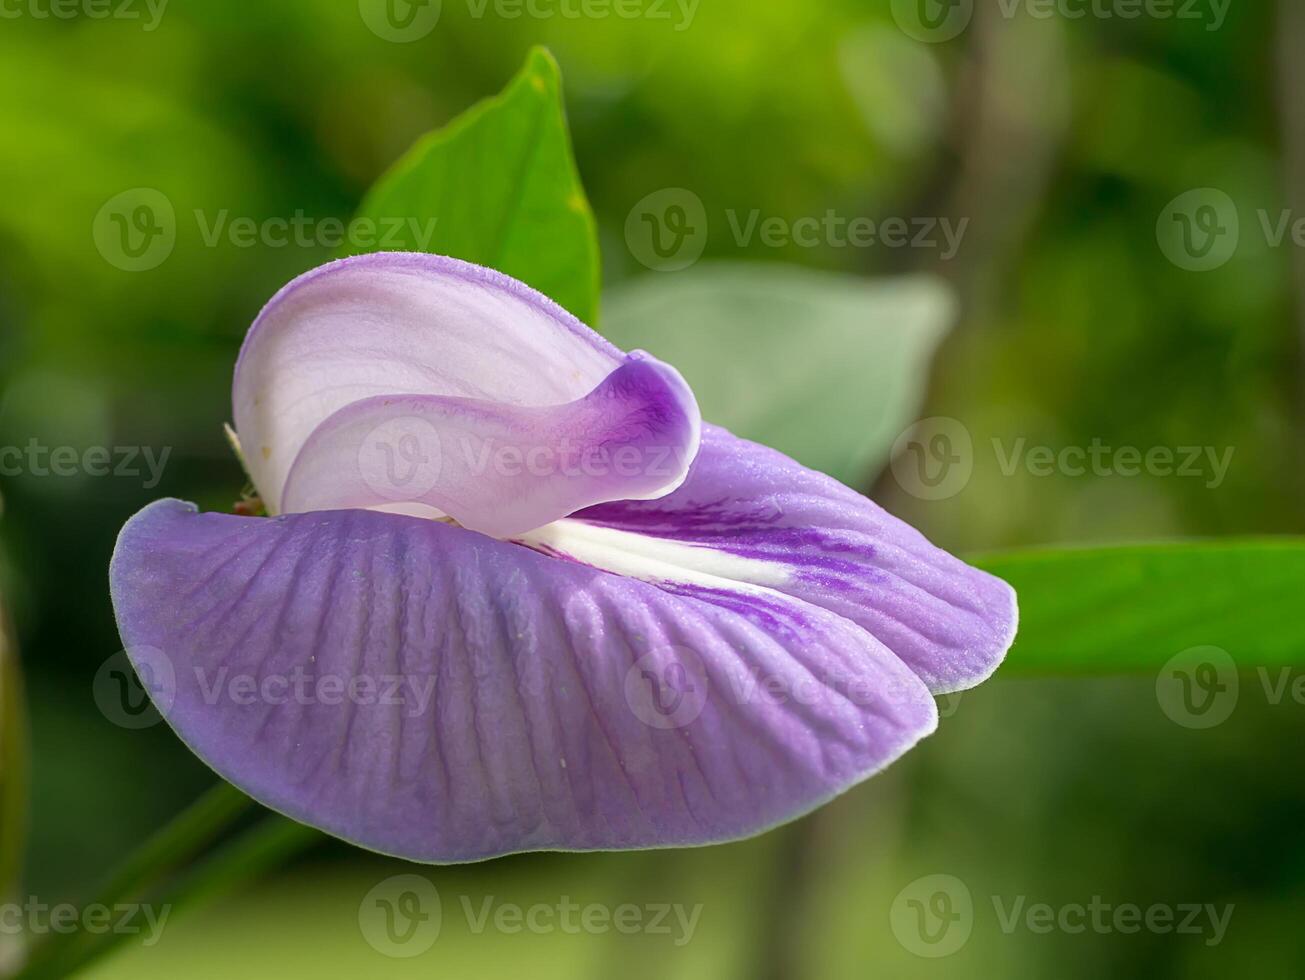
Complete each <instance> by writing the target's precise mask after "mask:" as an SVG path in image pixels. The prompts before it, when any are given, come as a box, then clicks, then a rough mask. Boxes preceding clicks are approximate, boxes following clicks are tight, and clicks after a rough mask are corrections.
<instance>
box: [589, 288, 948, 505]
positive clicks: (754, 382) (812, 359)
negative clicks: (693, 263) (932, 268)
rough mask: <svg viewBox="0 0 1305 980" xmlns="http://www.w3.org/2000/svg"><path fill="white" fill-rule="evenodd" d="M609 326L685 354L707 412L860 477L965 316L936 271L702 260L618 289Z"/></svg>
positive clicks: (884, 447)
mask: <svg viewBox="0 0 1305 980" xmlns="http://www.w3.org/2000/svg"><path fill="white" fill-rule="evenodd" d="M605 309H606V312H605V314H604V317H603V327H602V332H603V333H604V334H605V335H606V336H607V337H608V338H609V339H610V340H611V341H612V342H613V343H615V344H616V345H617V346H618V347H623V348H626V349H627V350H628V349H633V348H642V349H644V350H647V351H649V352H651V353H652V354H654V355H656V356H657V357H660V358H661V359H662V360H664V361H666V362H668V363H670V364H674V365H675V366H676V367H677V368H679V370H680V371H681V372H682V373H683V374H684V376H685V378H686V379H687V380H688V382H689V384H690V385H692V386H693V391H694V394H696V395H697V396H698V403H699V405H700V406H701V407H702V416H703V418H705V419H707V420H708V421H710V422H715V423H716V424H718V425H723V426H725V427H726V428H727V429H730V430H731V431H732V432H734V433H735V434H736V435H740V436H743V437H744V438H747V439H753V440H756V441H757V442H764V443H766V444H767V445H769V446H773V447H775V448H776V449H779V450H781V451H782V452H784V453H787V454H788V455H789V456H792V457H793V458H794V459H796V460H798V461H799V462H801V463H804V464H805V465H807V466H810V467H812V468H813V469H818V470H821V471H823V472H825V473H828V474H830V475H831V476H834V477H837V478H838V479H840V480H842V481H843V482H844V483H848V484H850V485H852V486H865V485H866V484H867V483H868V482H869V479H870V478H871V477H872V476H873V474H874V472H875V470H877V469H878V468H879V467H881V466H882V465H883V464H884V463H885V462H886V461H887V459H888V454H889V450H890V449H891V448H892V444H893V441H894V440H895V439H896V438H897V436H898V434H899V433H900V432H901V431H902V429H903V428H905V427H906V425H907V424H908V423H909V422H911V421H912V420H913V419H914V418H915V411H916V409H917V408H918V406H919V403H920V399H921V397H922V396H923V393H924V385H925V381H926V379H927V376H928V371H929V361H930V359H931V358H932V356H933V352H934V350H935V349H936V348H937V346H938V343H939V341H940V340H941V339H942V338H943V336H944V335H945V334H946V332H947V329H948V328H949V326H950V324H951V321H952V319H953V316H954V303H953V301H952V297H951V294H950V293H949V292H948V290H947V287H946V286H945V285H944V284H943V283H942V282H941V280H936V279H933V278H927V277H912V278H903V279H885V280H868V279H860V278H856V277H852V276H843V275H834V274H830V273H823V272H813V271H810V270H807V269H801V268H798V267H796V266H785V265H777V264H765V265H761V264H756V265H741V264H740V265H729V264H726V265H704V266H698V267H696V268H693V269H689V270H686V271H683V272H673V273H659V274H657V275H655V276H651V277H649V276H645V277H643V278H641V279H639V280H637V281H635V282H634V283H632V284H628V285H623V286H621V287H618V288H617V289H616V290H613V291H611V292H610V293H609V294H608V298H607V303H606V308H605Z"/></svg>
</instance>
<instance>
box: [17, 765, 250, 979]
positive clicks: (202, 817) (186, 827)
mask: <svg viewBox="0 0 1305 980" xmlns="http://www.w3.org/2000/svg"><path fill="white" fill-rule="evenodd" d="M253 806H254V802H253V800H251V799H250V798H249V797H248V796H246V795H245V794H244V793H242V792H240V791H239V790H238V789H236V788H235V787H234V786H232V785H231V784H230V783H226V782H221V783H218V784H217V785H216V786H214V787H213V788H212V789H211V790H209V791H208V792H207V793H205V794H204V795H203V796H202V797H200V798H199V799H198V800H197V801H196V802H195V803H193V804H191V805H190V806H189V807H188V808H187V809H185V810H183V811H182V812H181V814H180V815H178V816H177V817H176V818H175V819H174V820H173V821H172V822H171V823H170V824H168V825H167V826H166V827H164V828H163V829H162V830H161V831H159V832H158V833H157V834H155V835H154V836H153V837H152V838H150V839H149V840H148V841H146V842H145V844H144V845H143V846H142V847H141V848H139V849H138V850H137V851H136V852H135V853H134V854H132V855H131V856H130V857H128V858H127V860H126V861H125V862H124V863H123V864H122V865H120V866H119V868H118V869H117V870H116V871H115V872H114V873H113V875H112V876H111V877H110V878H109V880H108V881H107V882H106V883H105V885H104V887H103V888H102V889H101V890H100V892H99V894H97V895H96V896H95V898H94V899H93V900H92V902H91V903H90V904H91V905H95V906H100V905H103V906H106V907H108V908H113V906H114V905H118V904H121V903H123V902H130V901H132V900H134V899H136V898H138V897H139V896H140V895H141V894H143V893H144V892H145V891H147V890H148V889H150V888H152V887H154V886H155V885H157V884H158V883H159V882H160V881H162V879H164V878H165V877H167V876H168V875H169V874H171V873H173V872H174V871H175V870H177V869H178V868H180V867H182V866H183V865H185V864H186V863H187V862H189V861H191V860H192V859H194V858H195V857H196V856H197V855H198V854H200V853H201V852H202V851H203V850H204V849H205V848H207V847H209V846H210V845H211V844H212V843H213V842H214V841H215V840H217V839H218V838H219V837H220V836H221V835H222V834H223V833H224V832H226V831H227V830H229V829H230V828H231V826H232V825H233V824H234V823H235V821H236V820H237V819H238V818H239V817H240V816H241V815H243V814H245V813H247V812H249V811H250V810H251V808H252V807H253ZM104 938H105V937H104V936H101V935H96V934H89V933H84V932H73V933H66V934H64V933H59V934H50V935H49V936H48V937H46V938H45V939H43V940H42V941H40V942H38V943H37V944H36V945H35V946H34V947H33V949H32V954H31V957H30V959H29V961H28V963H27V966H26V968H25V969H23V970H22V971H21V972H20V973H19V974H18V976H19V977H21V978H24V980H26V978H28V977H36V976H63V975H66V974H65V973H49V972H47V965H50V964H52V963H53V962H55V961H61V960H63V959H64V957H65V956H66V955H67V951H68V950H72V949H77V948H80V947H84V946H95V945H98V944H100V942H102V940H103V939H104Z"/></svg>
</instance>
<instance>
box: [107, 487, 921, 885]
mask: <svg viewBox="0 0 1305 980" xmlns="http://www.w3.org/2000/svg"><path fill="white" fill-rule="evenodd" d="M111 583H112V592H113V599H114V605H115V609H116V612H117V616H118V623H119V627H120V629H121V632H122V635H123V639H124V642H125V644H126V645H127V646H128V648H129V650H132V651H138V652H137V654H136V656H137V659H138V660H143V661H144V662H147V663H149V664H151V665H157V663H158V662H159V656H160V655H161V656H162V657H164V658H166V661H167V662H168V663H169V664H170V665H171V667H172V671H171V674H172V676H173V677H174V678H175V682H174V683H173V686H172V689H171V690H169V691H168V692H166V693H167V696H166V697H162V698H160V699H159V700H160V706H161V707H162V709H163V711H164V714H165V717H166V718H167V719H168V721H169V722H170V723H171V724H172V726H173V727H174V728H175V729H176V730H177V732H178V733H179V734H180V736H181V737H182V738H183V739H184V740H185V741H186V742H187V744H189V745H190V747H191V748H192V749H194V750H195V751H196V752H197V753H198V754H199V755H200V756H201V757H202V758H203V759H205V760H206V761H207V762H208V763H209V764H210V765H212V766H213V767H214V768H215V769H216V770H217V771H218V772H219V773H221V774H222V775H223V776H225V777H227V778H228V779H230V780H231V781H232V782H234V783H235V784H236V785H238V786H240V787H241V788H243V789H245V790H246V791H248V792H249V793H251V794H252V795H253V796H254V797H255V798H257V799H258V800H260V801H262V802H264V803H266V804H267V805H268V806H271V807H273V808H275V809H277V810H280V811H282V812H284V813H286V814H288V815H290V816H292V817H294V818H296V819H299V820H303V821H305V822H308V823H311V824H314V825H316V826H318V827H321V828H323V829H325V830H327V831H329V832H331V833H334V834H337V835H339V836H341V837H344V838H346V839H349V840H352V841H355V842H357V843H359V844H362V845H364V846H367V847H370V848H374V849H377V850H381V851H385V852H389V853H393V854H398V855H402V856H405V857H408V858H413V859H418V860H426V861H455V860H468V859H475V858H483V857H488V856H490V855H494V854H501V853H505V852H509V851H517V850H530V849H552V848H560V849H594V848H615V847H645V846H660V845H682V844H703V843H708V842H714V841H722V840H728V839H732V838H736V837H740V836H744V835H748V834H751V833H754V832H757V831H760V830H763V829H765V828H767V827H769V826H771V825H773V824H776V823H778V822H781V821H784V820H787V819H790V818H792V817H795V816H797V815H799V814H801V813H803V812H805V811H807V810H810V809H811V808H813V807H815V806H817V805H818V804H820V803H822V802H824V801H825V800H827V799H828V798H829V797H831V796H833V795H834V794H836V793H838V792H840V791H841V790H843V789H845V788H847V787H848V786H849V785H851V784H853V783H855V782H857V781H858V780H860V779H863V778H865V777H866V776H867V775H869V774H871V773H873V772H875V771H876V770H878V769H880V768H882V767H883V766H885V765H887V764H888V763H889V762H891V761H892V760H893V759H895V758H896V757H898V756H899V755H901V754H902V753H903V752H904V751H906V750H907V749H908V748H909V747H910V746H911V745H913V744H914V743H915V742H916V741H917V740H918V739H919V738H921V737H922V736H924V735H926V734H928V733H929V732H930V731H931V730H932V729H933V727H934V724H935V721H936V714H935V710H934V706H933V702H932V699H931V698H930V697H929V694H928V692H927V690H926V689H925V687H924V685H923V684H922V683H921V682H920V680H919V678H917V677H916V676H915V674H914V673H912V672H911V671H910V670H908V669H907V668H906V667H905V666H904V665H903V664H902V662H901V661H900V660H898V659H897V658H896V657H895V656H893V655H892V654H891V653H890V652H889V651H888V650H887V649H885V648H884V647H883V646H882V645H881V644H880V643H878V642H877V641H876V640H875V639H874V638H873V637H871V636H870V635H869V634H868V633H866V632H865V631H864V630H862V629H860V628H858V627H856V626H854V625H853V624H852V623H851V622H849V621H848V620H846V619H843V618H841V617H839V616H836V615H833V614H832V613H829V612H827V611H825V610H823V609H820V608H818V607H815V606H812V605H809V604H806V603H803V602H800V601H797V600H793V599H790V598H788V597H785V596H783V595H780V594H777V593H773V592H769V591H767V590H763V589H755V588H753V589H749V588H746V587H742V588H736V589H730V590H725V591H723V592H717V591H715V590H713V589H711V588H709V587H706V586H703V585H686V586H683V587H681V588H679V589H678V590H676V591H669V590H667V589H664V588H659V587H656V586H653V585H650V584H647V583H644V582H639V581H635V580H632V579H627V578H621V577H618V576H615V575H612V574H609V573H606V572H603V571H600V570H597V569H593V568H588V567H584V566H580V565H575V564H570V563H567V562H564V561H561V560H559V559H555V558H551V557H548V556H545V555H542V554H538V553H536V552H532V551H530V550H527V549H525V548H522V547H520V546H518V545H514V544H510V543H506V542H502V541H497V540H494V539H492V538H489V537H486V536H484V535H480V534H476V533H473V532H470V531H466V530H463V529H461V528H457V527H453V526H450V525H447V524H443V523H440V522H436V521H425V520H419V519H415V518H409V517H402V516H397V515H393V514H381V513H376V512H374V511H345V512H316V513H311V514H302V515H289V516H284V517H278V518H271V519H266V518H242V517H234V516H228V515H218V514H197V513H195V511H194V508H192V507H191V506H189V505H186V504H183V503H181V502H179V501H160V502H159V503H156V504H154V505H152V506H150V507H148V508H146V509H145V510H144V511H142V512H141V513H140V514H138V515H137V516H136V517H135V518H134V519H133V520H132V521H131V522H129V524H128V525H127V527H126V528H124V530H123V533H122V536H121V538H120V540H119V543H118V547H117V550H116V552H115V555H114V559H113V564H112V568H111ZM151 648H152V649H153V650H155V651H159V653H149V654H146V653H143V652H140V651H147V650H150V649H151ZM297 674H298V675H299V676H303V675H305V674H306V675H307V677H309V678H311V679H312V682H311V683H306V684H305V685H304V686H303V689H304V690H306V691H308V694H307V695H306V696H303V697H300V696H297V695H296V694H294V693H292V692H291V690H290V686H291V679H293V678H295V677H296V675H297ZM246 677H247V678H248V682H247V683H246V681H245V678H246ZM391 677H393V678H395V679H396V683H397V682H401V686H399V687H396V688H390V687H389V684H390V681H389V678H391ZM328 678H335V679H337V680H338V681H339V682H340V684H341V685H344V684H345V683H348V682H350V681H353V683H354V688H353V691H354V693H353V696H349V695H348V694H347V693H346V694H344V695H343V696H341V695H340V692H339V691H338V690H336V688H334V687H331V688H330V691H332V692H335V693H334V695H329V694H327V693H324V691H323V683H324V682H325V680H326V679H328ZM359 678H364V679H370V681H371V682H372V684H373V685H374V687H372V688H370V689H365V686H364V687H360V686H359V685H360V684H361V683H362V682H361V681H359V680H357V679H359ZM283 679H284V680H285V682H286V683H285V685H282V683H281V681H282V680H283ZM368 690H370V694H369V693H368ZM251 691H253V692H254V693H253V694H252V696H251V694H250V692H251ZM400 696H401V697H402V698H403V699H404V701H403V703H397V702H396V698H397V697H400Z"/></svg>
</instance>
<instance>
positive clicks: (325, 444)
mask: <svg viewBox="0 0 1305 980" xmlns="http://www.w3.org/2000/svg"><path fill="white" fill-rule="evenodd" d="M700 431H701V419H700V418H699V416H698V406H697V402H696V401H695V400H694V397H693V392H691V391H690V390H689V386H688V385H687V384H685V383H684V379H683V378H681V377H680V375H679V373H678V372H677V371H676V370H675V369H674V368H671V367H669V366H667V365H665V364H662V363H661V362H659V361H657V360H655V359H654V358H652V357H649V356H647V355H639V354H635V355H631V356H630V357H629V358H628V359H627V360H626V361H625V363H624V364H622V365H621V366H620V367H619V368H617V369H616V370H615V371H613V372H612V373H611V374H609V375H608V376H607V377H606V378H605V379H604V380H603V381H602V383H601V384H599V385H598V387H597V388H595V389H594V390H593V391H591V392H589V394H587V395H585V397H583V398H581V399H578V400H577V401H574V402H571V403H569V404H566V405H558V406H551V407H536V406H518V405H510V404H506V403H502V402H492V401H487V400H484V399H477V398H452V397H449V396H444V395H406V396H402V395H378V396H375V397H373V398H365V399H362V400H361V401H356V402H353V403H352V404H350V405H347V406H345V407H344V408H342V409H340V410H339V411H338V412H336V413H335V414H334V415H332V416H331V417H330V418H328V419H327V420H326V421H325V422H323V423H322V424H321V425H319V426H318V427H317V428H316V429H315V430H314V431H313V433H312V435H310V436H309V437H308V440H307V442H305V443H304V446H303V448H302V449H301V450H300V451H299V455H298V457H297V458H296V460H295V463H294V465H293V466H292V467H291V469H290V475H289V477H288V478H287V480H286V485H285V490H284V492H283V494H282V498H281V510H282V511H284V512H286V513H297V512H304V511H314V510H336V509H343V508H373V507H376V508H381V507H385V508H391V509H392V508H393V505H395V504H398V505H401V506H402V507H403V508H404V509H405V510H407V511H408V512H410V513H413V514H414V515H415V516H423V513H422V511H420V510H418V509H417V508H418V507H424V508H427V509H428V513H427V514H426V516H448V517H452V518H453V519H455V520H456V521H457V522H458V523H459V524H461V525H462V526H463V527H466V528H469V529H471V530H473V531H481V532H483V533H485V534H490V535H494V536H496V537H503V536H507V535H512V534H520V533H522V532H525V531H529V530H531V529H532V528H536V527H539V526H540V525H543V524H547V523H549V522H550V521H553V520H555V519H557V518H560V517H565V516H566V515H567V514H570V513H573V512H574V511H577V510H580V509H582V508H584V507H588V506H590V505H592V504H597V503H602V502H604V501H611V500H640V499H641V500H647V499H651V498H655V497H661V496H664V495H665V494H667V493H669V492H671V491H672V490H674V489H675V488H676V487H677V486H679V485H680V484H681V483H682V482H684V477H685V474H686V473H687V472H688V468H689V464H690V462H691V461H692V460H693V457H694V456H695V455H696V454H697V451H698V442H699V438H700Z"/></svg>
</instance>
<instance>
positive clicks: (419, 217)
mask: <svg viewBox="0 0 1305 980" xmlns="http://www.w3.org/2000/svg"><path fill="white" fill-rule="evenodd" d="M358 217H359V218H367V219H371V220H372V221H373V222H375V225H374V227H375V228H376V231H377V235H376V240H377V243H376V248H377V249H384V250H387V251H418V252H436V253H440V254H443V255H452V256H454V257H455V258H459V259H466V260H467V261H470V262H476V263H479V264H480V265H486V266H490V267H491V268H494V269H498V270H499V271H500V272H505V273H507V274H508V275H510V276H515V277H516V278H517V279H520V280H522V281H523V282H526V283H529V284H530V285H531V286H534V287H535V288H536V289H538V290H539V291H540V292H542V293H544V294H545V295H546V296H549V297H551V298H552V299H554V300H556V301H557V302H558V303H560V304H561V305H562V306H564V307H566V308H567V309H568V310H570V311H571V312H572V313H574V314H575V315H576V316H577V317H579V318H580V319H581V320H583V321H585V322H586V323H594V322H595V320H596V317H597V313H598V291H599V264H598V263H599V257H598V235H597V230H596V226H595V223H594V216H593V212H592V211H591V210H590V208H589V201H588V200H587V199H586V198H585V193H584V188H583V187H581V185H580V177H579V174H578V173H577V171H576V166H575V159H574V157H573V155H572V152H571V138H570V134H569V133H568V131H567V125H566V115H565V111H564V109H563V105H562V78H561V74H560V72H559V70H558V67H557V62H556V61H554V60H553V56H552V55H550V54H549V53H548V52H547V51H546V50H544V49H543V48H535V49H534V50H532V51H531V52H530V55H529V57H528V58H527V59H526V64H525V67H524V68H523V69H522V70H521V72H520V74H518V75H517V76H516V78H514V79H513V80H512V81H511V82H510V83H509V84H508V86H507V88H506V89H504V90H503V92H502V93H501V94H500V95H497V96H495V97H494V98H490V99H486V100H485V101H483V102H480V103H478V104H477V105H475V106H473V107H472V108H471V109H469V110H467V111H466V112H464V113H463V114H462V115H461V116H459V117H458V118H456V119H454V120H453V121H452V122H451V123H449V125H447V126H446V127H444V128H443V129H440V130H437V131H435V132H433V133H430V134H429V135H427V136H425V137H423V138H422V139H421V140H419V141H418V142H417V144H416V145H415V146H414V147H413V148H412V149H411V150H409V151H408V153H407V154H405V155H404V156H403V158H402V159H400V160H399V162H398V163H396V164H395V165H394V167H393V168H392V169H391V170H390V171H389V172H388V173H387V174H385V175H384V176H383V177H382V178H381V179H380V180H379V181H378V182H377V183H376V186H375V187H373V188H372V190H371V192H370V193H369V194H368V195H367V197H366V199H365V200H364V201H363V204H362V207H361V208H360V210H359V213H358Z"/></svg>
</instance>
